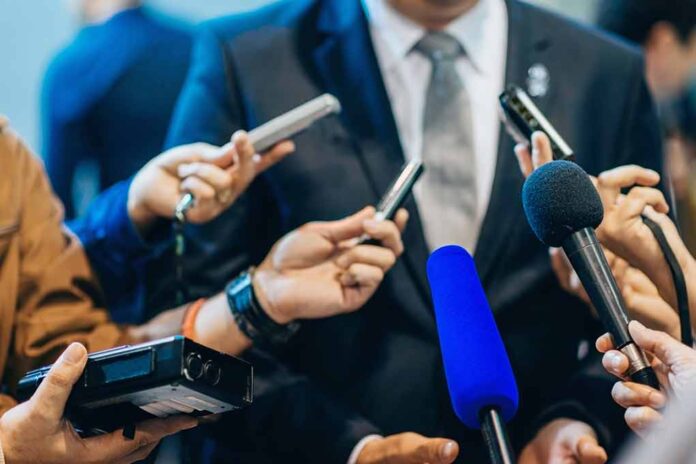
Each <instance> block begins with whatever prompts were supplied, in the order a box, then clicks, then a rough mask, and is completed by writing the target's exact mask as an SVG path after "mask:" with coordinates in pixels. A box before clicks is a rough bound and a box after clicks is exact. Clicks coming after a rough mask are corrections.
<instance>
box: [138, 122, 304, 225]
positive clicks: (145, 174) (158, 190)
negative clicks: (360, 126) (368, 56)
mask: <svg viewBox="0 0 696 464" xmlns="http://www.w3.org/2000/svg"><path fill="white" fill-rule="evenodd" d="M294 149H295V146H294V144H293V143H292V142H290V141H286V142H281V143H279V144H277V145H276V146H275V147H273V148H272V149H271V150H269V151H268V152H266V153H265V154H264V155H263V156H256V155H255V151H254V147H253V146H252V145H251V142H250V141H249V137H248V136H247V134H246V133H245V132H243V131H240V132H237V133H235V134H234V136H232V142H230V143H228V144H227V145H225V146H224V147H215V146H212V145H208V144H205V143H196V144H193V145H184V146H180V147H177V148H173V149H171V150H169V151H166V152H164V153H162V154H161V155H159V156H158V157H156V158H154V159H153V160H152V161H150V162H149V163H147V164H146V165H145V167H143V168H142V169H141V170H140V171H139V172H138V174H136V176H135V178H134V179H133V182H132V184H131V187H130V191H129V192H128V214H129V216H130V218H131V220H132V221H133V223H134V224H135V225H136V227H137V228H138V229H139V230H140V231H144V230H146V229H147V227H148V226H149V225H150V224H152V223H153V222H154V220H155V219H157V218H158V217H162V218H172V217H173V216H174V209H175V208H176V205H177V203H178V202H179V200H180V199H181V197H182V195H183V194H184V193H185V192H190V193H192V194H193V195H194V196H195V198H196V201H195V203H194V206H193V207H192V208H191V209H190V210H189V211H188V212H187V213H186V219H187V220H188V221H189V222H192V223H197V224H199V223H204V222H207V221H210V220H211V219H214V218H215V217H217V216H218V215H219V214H220V213H221V212H223V211H224V210H226V209H227V208H228V207H229V206H230V205H231V204H232V203H234V202H235V200H236V199H237V198H239V196H240V195H241V194H242V193H243V192H244V191H245V190H246V189H247V187H249V185H250V184H251V182H252V181H253V180H254V179H255V178H256V176H257V175H259V174H260V173H261V172H263V171H264V170H266V169H268V168H269V167H270V166H272V165H274V164H275V163H277V162H278V161H280V160H282V159H283V158H285V156H287V155H288V154H290V153H291V152H292V151H294Z"/></svg>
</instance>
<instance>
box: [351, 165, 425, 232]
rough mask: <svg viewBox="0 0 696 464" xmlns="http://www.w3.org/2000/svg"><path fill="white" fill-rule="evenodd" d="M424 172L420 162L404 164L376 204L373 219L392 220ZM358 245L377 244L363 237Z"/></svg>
mask: <svg viewBox="0 0 696 464" xmlns="http://www.w3.org/2000/svg"><path fill="white" fill-rule="evenodd" d="M424 171H425V166H424V165H423V161H421V160H413V161H409V162H408V163H406V164H405V165H404V167H403V168H402V169H401V172H400V173H399V175H398V176H397V177H396V178H395V179H394V181H393V182H392V183H391V185H390V186H389V188H388V189H387V192H386V193H385V194H384V196H383V197H382V199H381V200H380V202H379V203H378V204H377V214H376V215H375V219H376V220H378V221H384V220H387V221H391V220H392V219H394V216H395V215H396V212H397V211H398V210H399V208H401V207H402V206H403V205H404V203H405V202H406V199H407V198H408V196H409V194H410V193H411V191H413V186H414V185H416V182H418V179H420V177H421V176H422V175H423V172H424ZM359 244H378V242H377V241H374V240H372V239H371V238H370V237H369V236H367V235H364V236H362V237H361V238H360V241H359Z"/></svg>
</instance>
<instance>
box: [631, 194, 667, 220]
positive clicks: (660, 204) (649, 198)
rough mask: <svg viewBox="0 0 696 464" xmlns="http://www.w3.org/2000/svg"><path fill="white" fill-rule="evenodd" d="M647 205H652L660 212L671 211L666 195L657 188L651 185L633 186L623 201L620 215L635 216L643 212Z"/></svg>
mask: <svg viewBox="0 0 696 464" xmlns="http://www.w3.org/2000/svg"><path fill="white" fill-rule="evenodd" d="M646 206H652V207H653V209H655V211H657V212H658V213H663V214H666V213H668V212H669V205H668V204H667V200H665V196H664V195H663V194H662V192H660V191H659V190H657V189H654V188H649V187H633V188H632V189H631V191H630V192H628V194H627V195H626V196H625V198H624V199H623V201H622V202H621V207H620V208H619V212H620V213H621V216H620V217H623V218H633V217H635V216H639V215H641V214H643V211H644V210H645V207H646Z"/></svg>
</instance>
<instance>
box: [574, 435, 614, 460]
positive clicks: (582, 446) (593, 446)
mask: <svg viewBox="0 0 696 464" xmlns="http://www.w3.org/2000/svg"><path fill="white" fill-rule="evenodd" d="M576 455H577V458H578V462H579V463H580V464H604V463H605V462H607V459H608V457H607V452H606V451H604V448H602V447H601V446H599V443H597V439H596V438H595V437H593V436H591V435H583V436H582V437H580V439H579V440H578V445H577V447H576Z"/></svg>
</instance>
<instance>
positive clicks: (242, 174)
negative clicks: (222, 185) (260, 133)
mask: <svg viewBox="0 0 696 464" xmlns="http://www.w3.org/2000/svg"><path fill="white" fill-rule="evenodd" d="M232 145H234V150H235V152H236V153H237V160H238V163H237V164H236V165H235V166H233V173H234V174H235V175H236V176H238V179H239V182H240V183H241V184H242V185H248V184H250V183H251V181H252V180H253V179H254V177H255V176H256V163H255V162H254V154H255V151H254V147H253V145H252V144H251V142H250V141H249V135H248V134H247V133H246V132H244V131H237V132H235V133H234V135H232Z"/></svg>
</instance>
